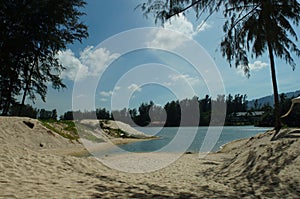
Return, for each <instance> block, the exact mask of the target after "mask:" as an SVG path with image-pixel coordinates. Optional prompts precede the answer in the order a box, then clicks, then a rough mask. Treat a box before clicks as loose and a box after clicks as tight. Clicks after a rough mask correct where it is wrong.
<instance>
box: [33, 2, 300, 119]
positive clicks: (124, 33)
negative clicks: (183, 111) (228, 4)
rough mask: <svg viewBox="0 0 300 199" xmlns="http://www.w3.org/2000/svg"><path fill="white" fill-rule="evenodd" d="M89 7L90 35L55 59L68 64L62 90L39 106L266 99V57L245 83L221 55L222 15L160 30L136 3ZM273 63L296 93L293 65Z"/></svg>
mask: <svg viewBox="0 0 300 199" xmlns="http://www.w3.org/2000/svg"><path fill="white" fill-rule="evenodd" d="M87 3H88V4H87V6H86V8H85V12H86V16H85V17H83V18H82V20H83V21H84V22H85V23H86V24H87V25H88V27H89V34H90V36H89V38H87V39H85V40H83V42H82V43H75V44H73V45H70V46H68V49H66V50H64V51H62V52H60V53H59V54H58V58H59V60H60V61H61V63H62V64H63V65H64V66H65V67H67V70H66V71H64V72H63V74H62V78H63V80H64V83H65V84H66V85H67V87H68V88H67V89H64V90H60V91H59V92H58V91H55V90H53V89H51V88H49V91H48V95H47V103H46V104H45V103H41V102H40V101H38V102H37V104H36V105H37V106H38V107H39V108H46V109H54V108H56V109H57V110H58V112H59V114H62V113H63V112H65V111H68V110H71V109H74V110H77V109H81V110H90V109H93V108H95V107H105V108H108V109H117V108H121V107H137V106H139V104H140V103H142V102H149V101H150V100H152V101H154V102H155V103H156V104H161V105H163V104H164V103H165V102H167V101H170V100H176V99H182V98H190V97H192V96H193V95H197V96H199V97H204V96H205V95H206V94H209V95H211V96H215V95H217V94H218V93H220V94H228V93H231V94H237V93H240V94H247V96H248V99H249V100H251V99H255V98H259V97H263V96H266V95H270V94H272V86H271V78H270V70H269V61H268V57H267V55H264V56H263V57H260V58H258V59H251V64H250V68H251V73H250V74H251V76H250V78H249V79H248V78H246V77H245V76H244V73H243V71H242V69H241V68H237V69H236V68H230V66H229V64H228V63H227V62H226V60H225V58H223V57H222V56H221V53H220V51H219V43H220V41H221V39H222V36H223V33H222V24H223V23H224V19H223V18H222V16H221V15H214V16H212V17H211V18H210V19H209V20H208V21H206V22H205V23H204V22H203V20H202V19H196V18H195V16H194V15H195V14H194V13H193V12H190V13H189V14H188V15H187V16H183V15H180V16H178V17H177V18H173V19H172V20H171V21H170V22H167V23H166V24H165V25H164V28H165V29H157V28H160V27H161V26H160V25H159V24H158V25H155V24H154V19H151V17H149V18H148V19H146V18H145V17H144V16H143V14H142V13H141V11H140V10H134V8H135V7H136V4H137V1H135V0H109V1H104V0H88V1H87ZM174 31H176V32H174ZM295 60H296V63H300V60H299V59H298V58H297V59H295ZM276 65H277V77H278V85H279V91H280V92H290V91H295V90H299V89H300V82H299V81H297V80H299V75H300V72H299V71H300V69H299V67H300V66H299V64H298V65H297V66H296V69H295V71H293V70H292V68H291V67H290V66H288V65H287V64H285V63H284V62H283V61H280V60H278V59H277V60H276Z"/></svg>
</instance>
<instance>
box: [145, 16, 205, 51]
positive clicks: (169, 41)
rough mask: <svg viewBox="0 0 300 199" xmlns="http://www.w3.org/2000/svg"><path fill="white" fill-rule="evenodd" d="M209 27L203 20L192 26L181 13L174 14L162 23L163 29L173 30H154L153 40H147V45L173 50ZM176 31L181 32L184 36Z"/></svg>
mask: <svg viewBox="0 0 300 199" xmlns="http://www.w3.org/2000/svg"><path fill="white" fill-rule="evenodd" d="M210 27H211V26H210V25H209V24H207V23H206V22H204V21H202V22H201V24H200V25H199V26H198V27H194V25H193V24H192V23H191V22H190V21H189V20H188V19H187V18H186V17H185V16H184V15H183V14H179V16H175V17H174V18H172V19H170V20H169V21H167V22H166V23H165V24H164V28H165V29H167V30H171V31H175V32H170V31H164V30H161V31H157V32H155V35H154V36H153V40H152V41H151V42H148V46H149V47H152V48H163V49H167V50H173V49H175V48H177V47H179V46H181V45H182V44H183V43H184V42H186V41H187V40H188V39H192V38H193V37H194V36H196V35H197V34H198V33H199V32H202V31H205V30H206V29H208V28H210ZM176 32H179V33H181V34H183V35H184V36H185V37H184V36H182V35H180V34H178V33H176Z"/></svg>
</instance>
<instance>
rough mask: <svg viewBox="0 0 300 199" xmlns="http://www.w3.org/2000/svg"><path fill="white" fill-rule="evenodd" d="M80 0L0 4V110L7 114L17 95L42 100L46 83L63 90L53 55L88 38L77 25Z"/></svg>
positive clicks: (20, 0)
mask: <svg viewBox="0 0 300 199" xmlns="http://www.w3.org/2000/svg"><path fill="white" fill-rule="evenodd" d="M85 4H86V3H85V2H84V0H65V1H58V0H39V1H32V0H8V1H1V2H0V29H1V33H0V65H1V70H0V110H2V114H3V115H6V114H7V113H8V110H9V107H10V105H11V104H12V103H14V102H15V100H14V99H15V98H16V97H17V96H18V95H23V97H22V102H21V104H22V105H24V102H25V98H26V97H29V98H30V99H31V100H33V101H34V100H35V99H36V94H38V95H39V96H40V97H41V98H42V100H43V101H45V100H46V93H47V83H48V82H51V83H52V87H53V88H54V89H60V88H64V87H65V85H64V84H63V83H62V80H61V78H60V74H61V72H62V71H63V70H64V69H65V68H64V67H63V66H62V65H61V64H60V63H59V61H58V58H57V53H58V52H59V51H60V50H63V49H65V48H66V46H67V45H68V44H71V43H73V42H75V41H81V40H82V39H83V38H85V37H87V36H88V33H87V26H85V25H84V24H83V23H82V22H80V20H79V19H80V17H81V16H82V15H84V13H83V12H81V11H80V10H79V9H80V8H82V7H84V5H85Z"/></svg>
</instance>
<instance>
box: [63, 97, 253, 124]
mask: <svg viewBox="0 0 300 199" xmlns="http://www.w3.org/2000/svg"><path fill="white" fill-rule="evenodd" d="M247 103H248V101H247V95H241V94H237V95H234V96H232V95H231V94H229V95H228V96H225V95H219V96H218V97H217V98H216V99H212V98H211V97H210V96H209V95H206V96H205V97H204V98H202V99H200V98H199V97H197V96H195V97H193V98H191V99H183V100H176V101H175V100H173V101H171V102H167V103H166V104H165V105H164V106H158V105H155V104H154V102H153V101H150V102H148V103H147V102H144V103H142V104H141V105H140V106H139V107H138V108H133V109H130V108H129V109H127V108H124V109H122V110H113V111H111V112H110V111H108V110H106V109H105V108H99V109H96V111H86V112H81V111H68V112H66V113H64V115H63V116H61V119H63V120H73V119H78V120H81V119H115V120H119V121H123V122H125V123H128V124H130V125H139V126H148V125H152V126H162V125H164V126H166V127H175V126H197V125H200V126H207V125H209V124H210V122H211V112H212V106H213V105H214V106H215V107H217V109H218V107H220V106H223V107H227V109H226V115H230V114H231V113H234V112H242V111H247ZM217 116H218V114H217ZM219 124H220V125H222V121H220V122H219ZM216 125H217V124H216Z"/></svg>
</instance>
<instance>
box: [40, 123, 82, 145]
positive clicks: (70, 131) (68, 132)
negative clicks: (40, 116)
mask: <svg viewBox="0 0 300 199" xmlns="http://www.w3.org/2000/svg"><path fill="white" fill-rule="evenodd" d="M40 122H41V123H42V125H43V126H45V127H46V128H48V129H50V130H52V131H53V132H55V133H57V134H59V135H61V136H62V137H64V138H67V139H69V140H71V141H73V140H74V141H79V135H78V132H77V129H76V126H75V123H74V122H73V121H56V120H40Z"/></svg>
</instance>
